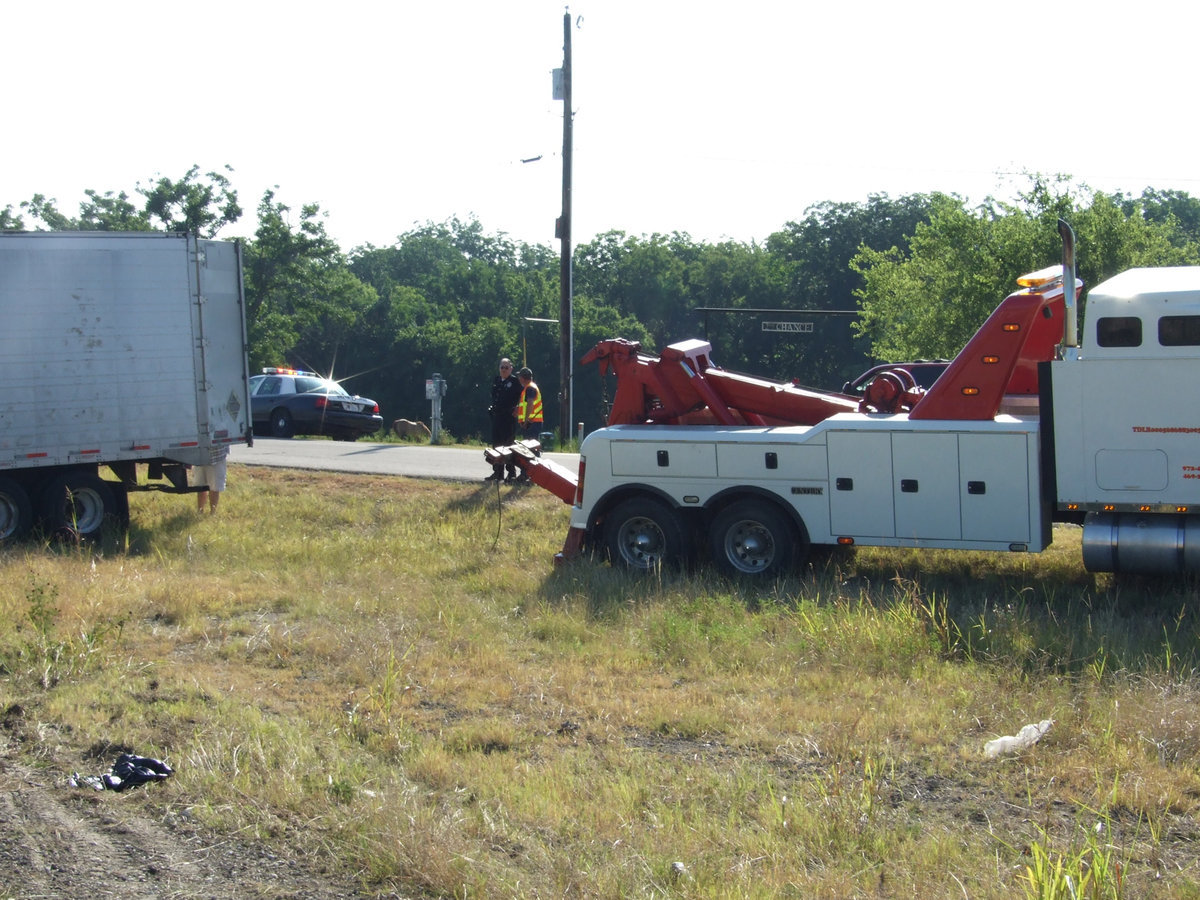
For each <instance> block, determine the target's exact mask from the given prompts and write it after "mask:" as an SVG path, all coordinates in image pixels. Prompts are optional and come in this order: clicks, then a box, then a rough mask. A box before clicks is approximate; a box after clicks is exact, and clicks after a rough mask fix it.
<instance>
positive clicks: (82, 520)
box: [40, 472, 120, 540]
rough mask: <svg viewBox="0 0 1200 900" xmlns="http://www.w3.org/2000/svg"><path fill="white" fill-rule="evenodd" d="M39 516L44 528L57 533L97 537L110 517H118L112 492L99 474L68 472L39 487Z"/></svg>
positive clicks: (54, 533) (118, 513)
mask: <svg viewBox="0 0 1200 900" xmlns="http://www.w3.org/2000/svg"><path fill="white" fill-rule="evenodd" d="M40 511H41V518H42V524H43V525H44V526H45V527H46V530H47V531H48V532H49V533H50V534H52V535H55V536H58V537H64V536H65V537H73V538H82V539H85V540H87V539H90V538H95V537H99V535H100V531H101V529H102V528H103V527H104V522H105V520H106V519H108V518H109V517H113V518H114V519H119V518H120V511H119V510H118V508H117V506H116V500H115V499H114V498H113V492H112V490H111V489H110V488H109V486H108V485H107V484H105V483H104V482H103V481H102V480H101V479H100V476H98V475H93V474H92V473H90V472H68V473H67V474H65V475H60V476H58V477H57V478H55V479H54V480H52V481H51V482H50V483H49V484H48V485H46V488H45V489H44V490H43V491H42V498H41V510H40Z"/></svg>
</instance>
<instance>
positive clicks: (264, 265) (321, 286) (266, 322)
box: [243, 190, 376, 394]
mask: <svg viewBox="0 0 1200 900" xmlns="http://www.w3.org/2000/svg"><path fill="white" fill-rule="evenodd" d="M289 213H290V209H289V207H287V206H285V205H284V204H282V203H279V202H277V201H276V200H275V195H274V192H273V191H269V190H268V191H266V192H265V193H264V194H263V198H262V200H261V202H260V203H259V206H258V228H257V230H256V231H255V235H254V239H253V240H252V241H250V242H249V244H248V245H247V247H246V252H245V254H244V258H243V268H244V270H245V279H246V319H247V325H248V328H249V331H250V364H251V369H252V370H254V369H257V368H258V367H260V366H263V365H277V364H281V363H285V362H286V363H294V364H298V365H301V366H303V367H305V368H311V369H317V370H319V371H321V372H323V373H324V374H329V373H331V372H332V373H333V374H334V375H335V376H337V375H338V374H339V373H340V372H349V374H350V375H358V374H360V373H359V372H358V371H356V368H355V360H354V359H353V356H354V351H353V349H351V348H352V346H353V343H354V342H355V341H356V340H357V336H358V325H359V322H360V319H361V318H362V317H363V315H364V314H365V312H366V310H368V309H369V308H370V307H371V306H372V305H373V304H374V302H375V297H376V295H375V291H374V289H373V288H371V287H369V286H367V285H365V284H363V283H362V282H361V281H360V280H359V279H358V278H357V277H356V276H355V275H354V274H353V273H352V272H351V271H350V270H349V267H348V265H347V262H346V259H345V257H344V256H343V254H342V252H341V250H340V249H339V248H338V246H337V244H336V243H335V242H334V241H333V240H332V239H331V238H330V237H329V235H328V234H327V233H326V231H325V223H324V222H323V221H322V218H321V211H320V207H319V206H318V205H317V204H308V205H305V206H303V207H302V208H301V210H300V216H299V222H298V224H297V225H296V226H295V227H293V226H292V225H291V223H290V222H289V218H288V216H289ZM339 354H342V358H341V359H339ZM346 357H349V359H347V358H346ZM335 366H336V367H337V368H338V371H334V369H335ZM355 389H356V390H358V391H359V392H360V393H363V394H367V393H368V392H367V390H365V389H361V388H359V387H358V386H357V385H355Z"/></svg>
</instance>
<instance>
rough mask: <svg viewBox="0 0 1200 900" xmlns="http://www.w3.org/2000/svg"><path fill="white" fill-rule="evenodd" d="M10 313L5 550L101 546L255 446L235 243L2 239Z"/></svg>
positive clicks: (1, 284)
mask: <svg viewBox="0 0 1200 900" xmlns="http://www.w3.org/2000/svg"><path fill="white" fill-rule="evenodd" d="M0 315H2V319H0V321H2V322H3V325H0V542H3V541H7V540H10V539H18V538H21V537H23V536H24V535H26V534H28V533H29V532H30V530H31V529H32V528H33V527H34V526H35V525H38V524H40V525H41V526H42V528H43V530H44V531H45V532H46V533H47V534H58V533H63V532H69V533H70V534H72V535H74V536H77V537H83V538H89V537H94V536H96V535H98V534H99V533H100V531H101V529H102V528H103V527H104V526H105V524H106V523H116V524H118V525H123V524H125V523H126V522H127V521H128V517H129V505H128V492H129V491H133V490H164V491H169V492H178V493H183V492H188V491H194V490H197V486H196V485H195V484H191V485H189V483H188V481H189V477H188V476H189V472H188V467H189V466H199V465H205V464H208V463H209V462H210V461H212V460H213V458H214V457H216V456H219V455H221V454H222V453H224V452H226V451H227V450H228V448H229V446H230V445H231V444H234V443H239V442H244V441H249V440H251V430H250V401H249V394H248V392H247V386H246V385H247V378H246V372H247V370H246V349H247V342H246V319H245V303H244V300H243V285H242V259H241V250H240V247H239V246H238V245H237V244H235V243H229V242H224V241H212V240H201V239H199V238H197V237H196V236H195V235H188V234H165V233H157V232H29V233H22V232H7V233H3V234H0ZM139 465H140V466H144V469H142V471H143V472H144V474H145V476H146V477H145V478H144V479H143V478H140V477H139ZM102 473H103V474H106V475H109V476H110V477H108V478H105V477H102Z"/></svg>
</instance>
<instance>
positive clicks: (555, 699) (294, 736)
mask: <svg viewBox="0 0 1200 900" xmlns="http://www.w3.org/2000/svg"><path fill="white" fill-rule="evenodd" d="M229 487H230V489H229V492H228V494H227V496H226V497H225V498H224V499H223V502H222V507H221V512H220V514H219V515H218V516H215V517H207V516H206V517H199V516H196V515H195V514H194V513H193V512H192V504H191V503H190V502H189V500H188V499H186V498H184V499H181V498H172V497H167V496H163V495H153V494H151V495H139V496H137V497H135V498H134V499H133V503H134V510H133V514H134V521H135V525H134V527H133V529H132V530H131V532H130V534H129V536H128V540H127V541H123V542H115V543H113V544H111V545H108V546H102V547H100V548H66V549H63V548H56V547H53V546H41V545H24V546H18V547H11V548H5V549H4V550H2V551H0V613H3V617H4V618H3V622H2V623H0V666H2V667H3V674H4V678H3V680H2V681H0V709H3V710H8V713H6V715H5V718H4V720H3V722H4V731H3V734H4V735H5V736H6V739H7V742H8V746H9V747H10V752H12V753H19V754H21V755H22V756H24V757H25V758H30V759H38V760H40V761H42V763H43V764H44V765H46V766H48V767H52V768H56V769H58V770H59V771H61V772H67V771H70V770H72V769H81V768H86V767H88V766H92V767H95V766H96V765H97V763H98V762H99V761H101V760H104V758H105V757H106V756H107V755H108V754H110V753H111V752H113V751H115V750H117V749H119V748H129V749H134V750H136V751H138V752H141V753H145V754H147V755H154V756H161V757H165V758H168V759H169V760H170V761H171V762H172V763H173V764H175V765H176V767H177V769H178V774H177V776H176V777H175V778H173V779H172V780H171V781H170V782H168V783H167V784H164V785H160V786H155V787H153V788H151V789H150V790H148V791H146V792H145V794H144V802H145V803H147V804H148V805H150V806H154V805H158V806H160V807H161V808H162V809H163V810H166V809H168V808H170V809H172V810H184V809H186V810H188V811H189V815H190V816H193V817H194V818H195V820H196V821H199V822H201V823H203V824H204V825H205V826H206V827H210V828H213V829H216V830H217V831H219V832H221V833H226V834H234V833H237V834H241V835H254V836H255V838H256V840H260V841H262V842H264V843H265V844H267V845H269V846H270V847H272V848H273V852H275V853H284V854H286V853H289V852H293V850H292V849H289V848H298V847H303V848H305V849H304V852H305V853H306V854H309V855H311V854H313V853H315V854H318V855H320V856H322V857H323V858H324V859H326V860H327V861H328V864H329V866H330V867H337V866H344V867H346V868H347V869H348V870H349V871H350V872H352V873H353V874H354V876H355V877H356V878H357V880H358V883H359V884H360V885H361V890H362V892H363V893H364V894H365V895H372V894H379V895H389V894H391V893H393V892H394V893H399V894H401V895H412V896H416V895H424V896H456V897H470V896H522V897H536V896H547V895H551V894H554V895H568V896H589V897H623V896H676V897H733V896H736V897H778V896H795V897H812V896H831V897H832V896H855V895H867V894H870V895H874V896H881V897H902V896H903V897H911V896H914V895H918V896H922V897H961V896H970V897H1005V898H1009V897H1013V896H1018V897H1019V896H1039V897H1040V896H1054V893H1053V891H1054V890H1056V889H1057V888H1059V887H1063V885H1065V883H1066V882H1065V880H1064V879H1065V878H1068V877H1069V878H1071V879H1072V884H1074V885H1075V888H1076V889H1078V888H1079V887H1080V885H1081V884H1083V880H1084V879H1085V878H1086V879H1088V881H1087V884H1088V885H1090V887H1091V889H1093V892H1092V893H1091V894H1088V896H1103V897H1119V896H1124V897H1135V896H1136V897H1179V896H1198V895H1200V851H1197V850H1196V847H1198V846H1200V840H1198V839H1200V829H1197V828H1196V826H1195V825H1194V820H1195V814H1196V812H1197V802H1198V798H1200V775H1197V772H1200V713H1197V704H1196V695H1197V691H1198V690H1200V680H1198V679H1197V677H1196V674H1195V673H1196V671H1197V666H1198V662H1200V660H1198V654H1200V628H1198V626H1197V622H1196V608H1195V595H1194V590H1193V587H1194V586H1193V585H1192V584H1190V583H1186V582H1184V583H1177V582H1176V583H1164V582H1154V581H1139V580H1120V581H1118V580H1116V579H1112V578H1108V577H1091V576H1088V575H1087V574H1086V573H1084V572H1083V571H1082V569H1081V567H1080V564H1079V562H1078V559H1079V556H1078V535H1077V533H1076V532H1072V531H1070V530H1063V531H1062V533H1061V538H1062V540H1061V545H1056V546H1055V548H1054V549H1053V550H1052V552H1050V553H1048V554H1046V555H1043V556H1041V557H1034V556H1018V555H1006V556H1001V555H996V554H967V553H949V552H934V553H929V552H922V553H915V552H909V551H871V550H861V551H859V552H858V553H857V554H855V555H832V556H830V557H827V558H823V559H822V560H820V561H819V562H818V564H817V565H816V566H815V568H814V570H813V571H811V572H808V573H805V575H804V576H803V577H800V576H799V575H798V576H796V577H792V578H787V579H782V580H780V581H778V582H776V583H772V584H767V585H760V586H755V587H747V586H745V585H738V584H730V583H728V582H726V581H723V580H722V579H719V578H717V577H715V576H714V575H713V574H712V573H711V572H705V571H700V572H692V573H681V574H673V575H664V576H663V577H661V578H650V579H644V578H635V577H630V576H629V575H626V574H624V573H621V572H617V571H614V570H613V569H611V568H610V567H609V566H607V565H605V564H603V563H600V562H596V561H581V562H579V563H576V564H573V565H571V566H569V567H566V568H564V569H555V568H554V567H553V566H552V562H551V559H552V557H553V554H554V552H555V551H556V550H557V549H558V548H559V546H560V545H561V540H562V537H563V534H564V530H565V527H566V510H565V509H564V507H563V506H562V504H561V503H560V502H559V501H558V500H557V499H555V498H553V497H551V496H550V495H549V494H546V493H544V492H539V491H509V490H503V491H501V492H500V493H499V494H497V492H496V491H495V490H494V489H491V488H484V487H477V486H473V485H461V484H444V483H438V482H432V481H413V480H407V479H401V478H382V477H374V476H352V475H337V474H321V473H310V472H289V471H277V470H260V469H254V468H249V467H238V466H235V467H232V468H231V472H230V486H229ZM498 498H499V499H498ZM1045 718H1052V719H1054V720H1055V725H1054V727H1053V728H1052V730H1051V731H1050V733H1049V734H1048V735H1047V736H1046V737H1045V738H1044V739H1043V740H1042V742H1041V743H1039V744H1038V745H1037V746H1035V747H1034V748H1032V749H1030V750H1028V751H1026V752H1024V753H1021V754H1019V755H1015V756H1011V757H1004V758H1001V759H998V760H986V759H984V757H983V754H982V748H983V744H984V742H985V741H986V740H988V739H990V738H993V737H996V736H997V735H1001V734H1012V733H1014V732H1015V731H1016V730H1017V729H1019V728H1020V727H1021V726H1022V725H1024V724H1026V723H1028V722H1036V721H1040V720H1042V719H1045ZM1063 889H1064V890H1065V888H1063Z"/></svg>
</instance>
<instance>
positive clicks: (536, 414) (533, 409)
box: [517, 381, 542, 425]
mask: <svg viewBox="0 0 1200 900" xmlns="http://www.w3.org/2000/svg"><path fill="white" fill-rule="evenodd" d="M529 388H533V389H534V390H535V391H537V396H536V397H534V398H533V403H529V404H527V403H526V402H525V392H526V391H527V390H529ZM517 421H518V422H520V423H521V424H522V425H524V424H526V423H527V422H534V423H536V424H539V425H540V424H541V422H542V392H541V391H540V390H538V386H537V382H536V381H531V382H529V386H528V387H523V388H521V403H520V404H519V405H518V406H517Z"/></svg>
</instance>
